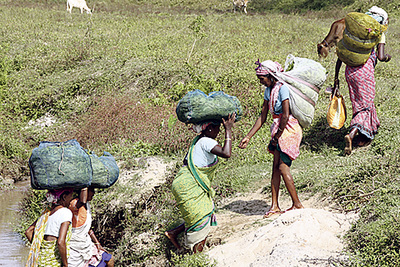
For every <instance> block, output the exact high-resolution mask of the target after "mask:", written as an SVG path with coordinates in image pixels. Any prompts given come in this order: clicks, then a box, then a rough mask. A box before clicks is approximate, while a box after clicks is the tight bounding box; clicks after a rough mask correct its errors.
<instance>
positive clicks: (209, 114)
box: [176, 90, 242, 123]
mask: <svg viewBox="0 0 400 267" xmlns="http://www.w3.org/2000/svg"><path fill="white" fill-rule="evenodd" d="M231 113H236V121H239V120H240V119H241V116H242V106H241V105H240V101H239V100H238V99H237V97H235V96H230V95H228V94H225V93H224V92H222V91H218V92H212V93H210V94H209V95H206V94H205V93H204V92H202V91H200V90H194V91H190V92H188V93H187V94H186V95H185V96H184V97H183V98H182V99H181V100H180V101H179V103H178V105H177V107H176V115H177V116H178V119H179V120H180V121H181V122H184V123H201V122H206V121H215V122H222V118H224V119H227V118H228V116H229V114H231Z"/></svg>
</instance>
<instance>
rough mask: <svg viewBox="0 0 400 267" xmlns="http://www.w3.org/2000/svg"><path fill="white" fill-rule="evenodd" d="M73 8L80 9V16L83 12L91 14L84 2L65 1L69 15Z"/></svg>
mask: <svg viewBox="0 0 400 267" xmlns="http://www.w3.org/2000/svg"><path fill="white" fill-rule="evenodd" d="M73 7H77V8H80V9H81V14H82V13H83V10H86V13H88V14H92V12H91V11H90V8H88V6H87V4H86V1H85V0H67V11H69V13H71V12H72V8H73Z"/></svg>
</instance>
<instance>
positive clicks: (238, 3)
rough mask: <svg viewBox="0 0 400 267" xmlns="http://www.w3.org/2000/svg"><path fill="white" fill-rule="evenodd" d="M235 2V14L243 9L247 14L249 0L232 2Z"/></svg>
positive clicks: (234, 0) (233, 0)
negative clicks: (237, 10)
mask: <svg viewBox="0 0 400 267" xmlns="http://www.w3.org/2000/svg"><path fill="white" fill-rule="evenodd" d="M232 2H233V12H236V9H239V10H240V9H242V10H243V12H244V13H246V14H247V10H246V8H247V2H249V1H248V0H232Z"/></svg>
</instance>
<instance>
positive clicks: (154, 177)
mask: <svg viewBox="0 0 400 267" xmlns="http://www.w3.org/2000/svg"><path fill="white" fill-rule="evenodd" d="M143 161H144V163H145V164H144V165H145V167H146V168H144V169H139V170H134V171H123V172H122V175H121V176H122V177H121V179H120V182H122V183H129V182H132V181H135V185H136V186H137V187H139V188H140V189H141V190H140V191H141V194H140V195H143V194H144V195H147V194H151V193H152V191H153V190H154V188H155V187H157V186H159V185H160V184H161V183H163V182H165V173H166V172H167V169H168V168H169V167H170V166H171V163H167V162H164V161H163V160H161V159H158V158H153V157H148V158H145V159H143ZM136 175H139V177H140V179H136V178H134V177H135V176H136ZM284 190H285V189H282V190H281V195H280V197H279V201H280V206H281V208H282V209H283V210H284V209H287V208H289V207H291V201H290V198H289V196H288V195H287V194H286V192H285V191H284ZM299 197H300V199H301V201H302V204H303V206H304V207H305V209H302V210H294V211H289V212H286V213H284V214H282V215H280V216H278V215H276V216H273V217H271V218H268V219H264V218H263V215H264V213H265V212H266V211H267V209H268V207H269V202H270V196H269V195H268V194H263V193H262V190H261V189H260V190H258V191H256V192H252V193H246V194H237V195H235V196H234V197H232V198H229V199H224V200H223V202H222V203H219V204H218V209H217V213H216V215H217V222H218V226H217V227H212V228H211V232H210V235H209V237H208V239H207V247H206V249H205V253H207V254H208V255H209V256H210V258H212V259H214V260H216V261H217V263H218V266H229V267H235V266H238V267H239V266H240V267H245V266H253V267H254V266H277V267H280V266H282V267H286V266H288V267H289V266H290V267H292V266H333V265H334V264H335V263H337V262H339V261H343V260H346V256H345V255H344V254H343V252H342V250H343V242H342V239H341V237H342V236H343V234H344V233H345V232H346V231H348V230H349V229H350V227H351V223H352V222H354V220H356V219H357V218H358V215H357V214H355V213H349V214H341V213H338V212H334V207H333V206H332V204H331V203H329V202H328V201H321V200H320V199H318V198H317V197H311V198H307V197H306V196H304V195H299Z"/></svg>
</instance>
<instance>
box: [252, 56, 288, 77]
mask: <svg viewBox="0 0 400 267" xmlns="http://www.w3.org/2000/svg"><path fill="white" fill-rule="evenodd" d="M256 65H257V68H256V74H257V75H263V76H265V75H268V74H270V75H272V76H274V77H275V75H274V74H275V73H277V72H282V71H283V68H282V66H281V65H280V64H279V63H278V62H274V61H272V60H266V61H263V62H261V63H260V60H257V62H256Z"/></svg>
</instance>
